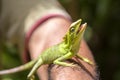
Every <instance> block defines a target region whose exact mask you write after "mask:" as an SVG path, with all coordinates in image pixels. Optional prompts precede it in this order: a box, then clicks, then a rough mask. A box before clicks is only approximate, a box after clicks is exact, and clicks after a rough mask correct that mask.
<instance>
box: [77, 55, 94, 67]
mask: <svg viewBox="0 0 120 80" xmlns="http://www.w3.org/2000/svg"><path fill="white" fill-rule="evenodd" d="M76 56H77V57H78V58H79V59H81V60H82V61H84V62H86V63H88V64H90V65H94V63H93V62H92V61H90V60H89V59H87V58H85V57H83V56H81V55H79V54H77V55H76Z"/></svg>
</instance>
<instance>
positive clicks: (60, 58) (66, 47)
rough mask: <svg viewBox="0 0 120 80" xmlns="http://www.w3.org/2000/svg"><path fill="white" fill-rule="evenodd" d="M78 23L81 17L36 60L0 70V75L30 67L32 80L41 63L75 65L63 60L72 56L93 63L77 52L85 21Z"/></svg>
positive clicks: (85, 24) (29, 77) (29, 75)
mask: <svg viewBox="0 0 120 80" xmlns="http://www.w3.org/2000/svg"><path fill="white" fill-rule="evenodd" d="M80 24H81V19H79V20H77V21H76V22H73V23H72V24H71V25H70V28H69V30H68V32H67V33H66V35H65V36H64V38H63V41H62V42H61V43H59V44H57V45H54V46H52V47H50V48H48V49H47V50H45V51H44V52H43V53H42V54H41V55H40V56H39V57H38V58H37V59H36V60H32V61H30V62H28V63H26V64H24V65H22V66H20V67H16V68H13V69H9V70H3V71H0V75H3V74H10V73H15V72H19V71H23V70H26V69H30V68H32V70H31V71H30V73H29V74H28V76H27V78H28V79H30V80H34V77H33V76H34V73H35V72H36V70H37V69H38V68H39V67H40V66H41V65H43V64H51V63H53V64H56V65H61V66H69V67H73V66H75V65H74V64H73V63H67V62H64V61H65V60H67V59H71V58H72V57H74V56H76V57H78V58H79V59H81V60H83V61H84V62H87V63H88V64H91V65H93V62H92V61H90V60H88V59H87V58H84V57H82V56H81V55H78V54H77V53H78V51H79V48H80V43H81V40H82V37H83V34H84V31H85V29H86V26H87V23H84V24H82V25H80Z"/></svg>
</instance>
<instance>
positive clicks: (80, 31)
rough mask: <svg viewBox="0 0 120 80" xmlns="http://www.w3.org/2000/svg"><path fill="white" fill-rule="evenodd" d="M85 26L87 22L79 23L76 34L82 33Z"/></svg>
mask: <svg viewBox="0 0 120 80" xmlns="http://www.w3.org/2000/svg"><path fill="white" fill-rule="evenodd" d="M86 26H87V23H84V24H82V25H80V26H79V29H78V31H77V32H76V35H79V34H82V32H84V31H85V28H86Z"/></svg>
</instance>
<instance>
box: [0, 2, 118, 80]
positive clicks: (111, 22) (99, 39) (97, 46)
mask: <svg viewBox="0 0 120 80" xmlns="http://www.w3.org/2000/svg"><path fill="white" fill-rule="evenodd" d="M59 1H60V3H61V4H62V5H63V7H65V9H66V10H67V11H68V13H69V14H70V15H71V16H72V19H73V21H75V20H77V19H79V18H82V19H83V22H87V23H88V26H89V27H87V31H86V34H85V39H86V41H87V43H88V45H89V47H90V49H91V50H92V52H93V55H94V56H95V60H96V62H97V65H98V69H99V70H100V78H101V80H120V49H119V48H120V26H119V25H120V0H59ZM6 45H7V47H6V46H5V45H3V46H0V48H1V49H2V51H0V52H1V53H3V54H0V56H1V58H0V68H2V69H3V68H4V69H5V68H10V67H15V66H18V65H20V64H21V61H20V58H19V55H17V54H16V53H17V52H18V51H17V50H16V49H14V48H13V47H12V46H11V45H8V44H6ZM7 53H9V54H7ZM26 75H27V71H24V72H21V73H17V74H12V75H5V76H2V77H1V79H0V80H25V79H26Z"/></svg>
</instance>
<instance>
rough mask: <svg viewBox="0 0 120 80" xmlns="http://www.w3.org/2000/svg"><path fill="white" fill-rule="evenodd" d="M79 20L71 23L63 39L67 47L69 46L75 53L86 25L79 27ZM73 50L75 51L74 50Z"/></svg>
mask: <svg viewBox="0 0 120 80" xmlns="http://www.w3.org/2000/svg"><path fill="white" fill-rule="evenodd" d="M81 21H82V20H81V19H79V20H77V21H76V22H73V23H72V24H71V25H70V28H69V30H68V32H67V34H66V36H65V37H64V39H65V41H66V43H67V45H69V47H70V46H71V47H72V49H73V51H76V49H77V48H79V46H80V42H81V40H82V38H83V34H84V31H85V29H86V26H87V23H84V24H82V25H81ZM74 48H75V50H74Z"/></svg>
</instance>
